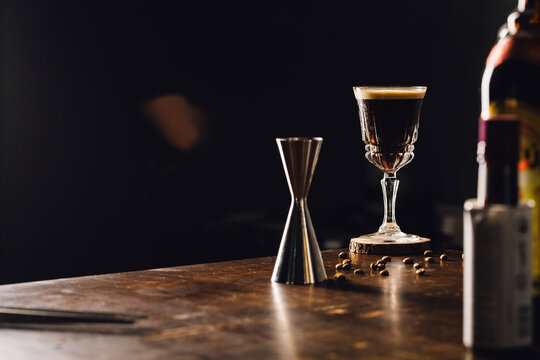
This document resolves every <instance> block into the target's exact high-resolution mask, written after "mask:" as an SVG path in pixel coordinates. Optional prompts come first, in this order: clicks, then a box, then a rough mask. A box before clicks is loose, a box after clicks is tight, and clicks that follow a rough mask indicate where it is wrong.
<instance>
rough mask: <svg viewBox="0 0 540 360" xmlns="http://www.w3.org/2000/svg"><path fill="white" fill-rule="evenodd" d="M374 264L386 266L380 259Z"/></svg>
mask: <svg viewBox="0 0 540 360" xmlns="http://www.w3.org/2000/svg"><path fill="white" fill-rule="evenodd" d="M375 264H377V265H381V264H385V265H386V261H384V260H382V259H379V260H377V262H376V263H375Z"/></svg>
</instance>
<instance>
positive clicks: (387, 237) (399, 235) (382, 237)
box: [355, 231, 421, 244]
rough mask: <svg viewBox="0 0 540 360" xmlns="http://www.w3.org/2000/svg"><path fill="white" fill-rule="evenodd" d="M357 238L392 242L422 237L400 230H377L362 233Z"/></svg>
mask: <svg viewBox="0 0 540 360" xmlns="http://www.w3.org/2000/svg"><path fill="white" fill-rule="evenodd" d="M355 239H361V240H366V241H368V242H372V243H381V244H382V243H385V244H391V243H408V242H415V241H418V240H419V239H421V238H420V236H418V235H412V234H405V233H404V232H401V231H398V232H376V233H372V234H367V235H362V236H359V237H357V238H355Z"/></svg>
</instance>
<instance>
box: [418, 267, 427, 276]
mask: <svg viewBox="0 0 540 360" xmlns="http://www.w3.org/2000/svg"><path fill="white" fill-rule="evenodd" d="M415 272H416V274H417V275H424V273H425V272H426V270H425V269H424V268H419V269H417V270H416V271H415Z"/></svg>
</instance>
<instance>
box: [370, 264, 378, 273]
mask: <svg viewBox="0 0 540 360" xmlns="http://www.w3.org/2000/svg"><path fill="white" fill-rule="evenodd" d="M369 268H370V269H371V270H373V271H375V270H377V265H375V264H374V263H371V264H369Z"/></svg>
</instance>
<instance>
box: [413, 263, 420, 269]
mask: <svg viewBox="0 0 540 360" xmlns="http://www.w3.org/2000/svg"><path fill="white" fill-rule="evenodd" d="M421 267H422V264H420V263H414V265H413V268H414V269H415V270H417V269H420V268H421Z"/></svg>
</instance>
